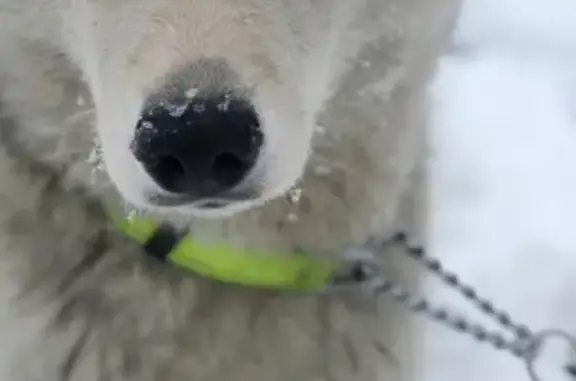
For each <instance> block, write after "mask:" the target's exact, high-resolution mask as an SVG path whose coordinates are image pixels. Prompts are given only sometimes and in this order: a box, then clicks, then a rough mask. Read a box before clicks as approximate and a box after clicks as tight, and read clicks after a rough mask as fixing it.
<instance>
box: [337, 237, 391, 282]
mask: <svg viewBox="0 0 576 381" xmlns="http://www.w3.org/2000/svg"><path fill="white" fill-rule="evenodd" d="M379 279H380V266H379V264H378V262H377V261H376V257H375V255H374V252H373V251H372V250H370V249H368V248H366V247H365V246H361V245H353V246H350V247H349V248H348V249H346V251H345V252H344V263H343V265H342V267H341V268H340V269H338V270H337V271H336V273H335V274H334V275H333V278H332V280H331V282H330V285H329V289H330V290H334V289H342V288H351V287H358V286H362V285H370V284H371V283H373V282H374V281H377V280H379Z"/></svg>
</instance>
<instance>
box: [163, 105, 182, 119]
mask: <svg viewBox="0 0 576 381" xmlns="http://www.w3.org/2000/svg"><path fill="white" fill-rule="evenodd" d="M164 108H165V109H166V110H167V111H168V114H170V116H171V117H172V118H180V117H181V116H182V115H183V114H184V112H186V109H188V103H183V104H173V103H166V104H165V105H164Z"/></svg>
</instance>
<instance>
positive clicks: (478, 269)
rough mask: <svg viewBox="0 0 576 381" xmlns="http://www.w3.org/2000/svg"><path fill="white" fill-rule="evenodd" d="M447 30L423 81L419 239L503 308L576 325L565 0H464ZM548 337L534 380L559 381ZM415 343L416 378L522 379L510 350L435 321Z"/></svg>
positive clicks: (574, 146) (572, 85) (575, 88)
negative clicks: (440, 53) (443, 47)
mask: <svg viewBox="0 0 576 381" xmlns="http://www.w3.org/2000/svg"><path fill="white" fill-rule="evenodd" d="M454 40H455V45H456V47H457V49H455V53H454V55H453V56H449V57H445V58H444V59H443V62H442V65H441V70H440V73H439V76H438V79H437V82H436V83H435V87H434V95H435V107H436V108H435V111H436V112H435V114H436V115H435V123H434V126H433V143H434V147H435V151H434V155H433V156H434V157H433V159H432V160H431V165H430V166H431V169H432V171H433V194H432V206H433V214H432V215H433V224H432V228H431V232H430V233H431V234H430V241H431V242H430V249H431V251H432V253H433V255H435V256H436V257H438V258H440V259H441V260H442V261H443V262H444V264H445V266H446V267H447V268H449V269H450V270H453V271H454V272H456V273H457V274H458V275H459V276H460V277H461V278H462V279H463V280H465V281H466V282H467V283H469V284H471V285H473V286H474V287H475V288H476V289H477V291H478V292H479V294H480V295H482V296H484V297H486V298H488V299H490V300H491V301H492V302H493V303H494V304H495V305H496V306H497V307H500V308H502V309H505V310H507V311H508V312H509V313H510V315H511V316H512V317H513V318H514V319H516V320H519V321H520V322H523V323H525V324H528V325H529V326H530V327H531V328H532V329H534V330H540V329H544V328H562V329H565V330H567V331H569V332H572V333H573V334H575V335H576V2H575V1H574V0H467V2H466V4H465V7H464V9H463V12H462V15H461V19H460V25H459V27H458V29H457V31H456V34H455V36H454ZM425 286H426V287H425V289H426V293H427V296H428V297H429V298H431V299H432V300H435V301H437V302H440V303H442V304H445V305H447V306H449V307H450V308H451V309H456V310H457V311H461V312H464V313H465V314H466V316H469V317H473V318H474V319H475V320H478V321H480V322H486V319H482V317H481V315H479V314H478V313H474V310H473V309H472V308H470V307H467V304H466V303H465V302H463V301H462V299H461V298H458V297H456V296H455V295H456V294H454V292H452V291H450V290H447V289H446V288H445V287H444V286H442V285H440V284H439V283H438V282H434V281H433V280H432V279H428V280H427V281H426V284H425ZM490 327H491V328H494V327H495V326H494V325H490ZM550 344H551V345H550V346H546V348H545V350H544V351H543V353H542V355H541V357H540V358H539V359H538V361H537V369H538V371H539V372H540V374H541V377H542V380H543V381H556V380H558V381H563V380H566V381H568V380H569V379H568V378H567V376H566V375H565V374H563V373H562V372H561V369H560V368H561V367H562V366H563V365H564V364H565V363H566V361H567V359H568V353H567V346H566V345H565V344H563V342H562V341H555V342H551V343H550ZM422 349H423V353H424V356H425V358H424V363H423V365H424V368H423V375H422V377H421V380H422V381H424V380H425V381H460V380H466V381H476V380H478V381H480V380H482V381H486V380H490V381H492V380H493V381H499V380H503V381H504V380H506V381H516V380H519V381H520V380H521V381H524V380H529V378H528V375H527V373H526V372H525V369H524V364H523V363H522V362H520V361H519V360H518V359H516V358H514V357H512V356H511V355H509V354H507V353H504V352H500V351H496V350H494V349H492V348H491V347H490V346H488V345H485V344H479V343H477V342H474V341H473V340H472V339H469V338H468V337H464V336H462V335H461V334H457V333H454V332H451V331H450V330H448V329H446V328H443V327H439V326H437V325H436V324H434V323H426V341H425V344H424V346H423V348H422ZM575 355H576V354H575Z"/></svg>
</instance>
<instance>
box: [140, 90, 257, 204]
mask: <svg viewBox="0 0 576 381" xmlns="http://www.w3.org/2000/svg"><path fill="white" fill-rule="evenodd" d="M262 141H263V136H262V133H261V130H260V123H259V120H258V115H257V113H256V111H255V110H254V107H253V106H252V105H251V104H250V103H249V102H248V101H246V100H244V99H242V98H233V97H231V96H229V95H222V96H211V97H203V98H199V97H194V98H192V99H188V98H186V97H182V98H181V99H176V100H170V101H161V102H159V104H157V105H155V106H153V107H151V108H149V109H148V110H145V111H144V113H143V115H142V118H141V119H140V120H139V122H138V125H137V127H136V133H135V138H134V141H133V144H132V152H133V153H134V156H135V157H136V159H137V160H138V161H139V162H140V163H142V165H143V166H144V168H145V169H146V171H147V172H148V174H149V175H150V176H151V177H152V179H153V180H154V181H155V182H156V183H157V184H158V185H159V186H160V187H161V188H163V189H164V190H166V191H168V192H171V193H175V194H182V195H189V196H193V197H197V198H205V197H212V196H217V195H218V194H221V193H223V192H226V191H227V190H230V189H232V188H234V187H235V186H236V185H238V184H239V183H240V182H241V181H242V180H243V179H244V178H245V177H246V175H247V174H248V173H249V172H250V170H251V169H252V168H253V167H254V164H255V162H256V160H257V158H258V154H259V152H260V148H261V146H262Z"/></svg>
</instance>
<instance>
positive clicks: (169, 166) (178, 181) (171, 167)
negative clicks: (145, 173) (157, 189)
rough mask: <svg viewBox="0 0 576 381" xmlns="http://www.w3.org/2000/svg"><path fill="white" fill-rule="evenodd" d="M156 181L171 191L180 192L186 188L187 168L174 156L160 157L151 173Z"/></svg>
mask: <svg viewBox="0 0 576 381" xmlns="http://www.w3.org/2000/svg"><path fill="white" fill-rule="evenodd" d="M151 175H152V177H153V178H154V181H156V182H157V183H158V185H160V186H161V187H162V188H164V189H166V190H167V191H169V192H174V193H178V192H181V191H184V190H186V189H185V187H186V181H185V179H186V170H185V169H184V166H183V165H182V164H181V163H180V161H179V160H178V159H176V158H175V157H173V156H161V157H160V158H158V162H157V163H156V166H155V170H154V171H152V173H151Z"/></svg>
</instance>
